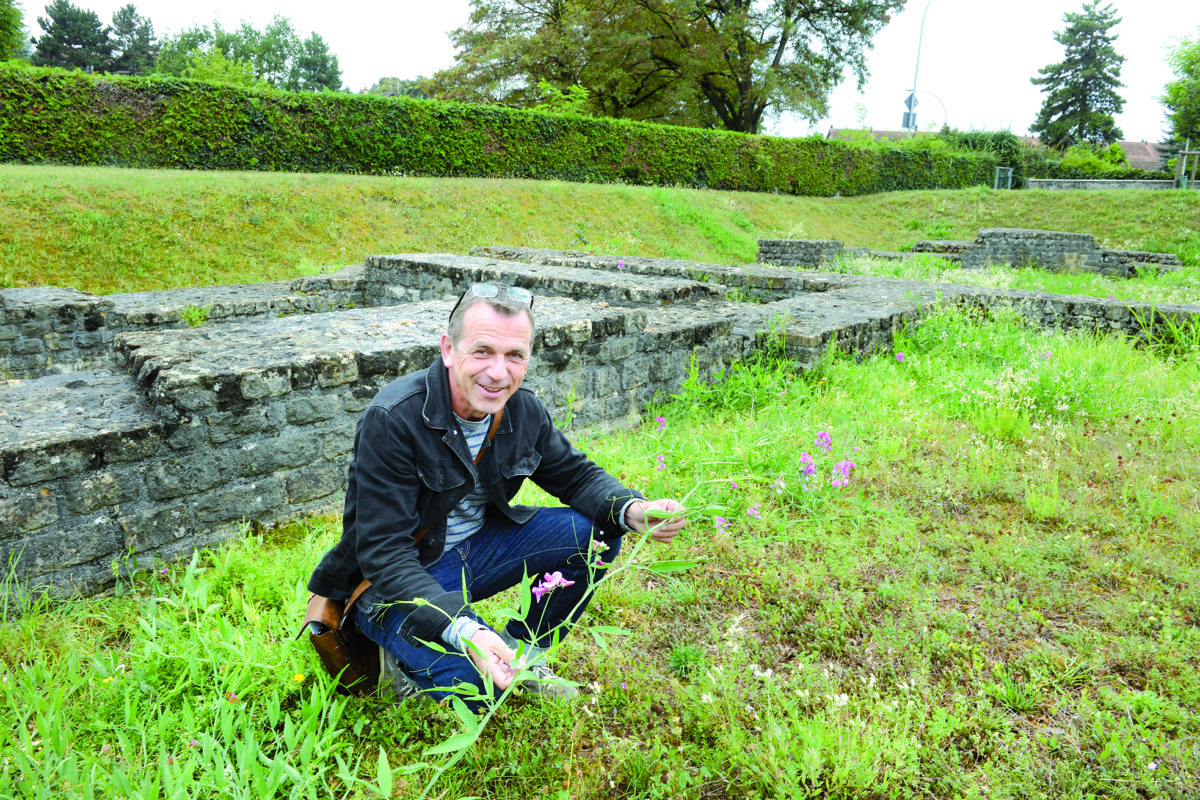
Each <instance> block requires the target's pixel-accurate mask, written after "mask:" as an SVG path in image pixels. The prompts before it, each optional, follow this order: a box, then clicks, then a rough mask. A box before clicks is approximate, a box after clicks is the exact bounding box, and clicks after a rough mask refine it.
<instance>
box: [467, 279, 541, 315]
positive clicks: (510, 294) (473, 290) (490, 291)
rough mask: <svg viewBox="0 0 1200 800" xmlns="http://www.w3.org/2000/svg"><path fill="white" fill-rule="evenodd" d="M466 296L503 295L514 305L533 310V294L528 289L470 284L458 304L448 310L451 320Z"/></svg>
mask: <svg viewBox="0 0 1200 800" xmlns="http://www.w3.org/2000/svg"><path fill="white" fill-rule="evenodd" d="M467 295H475V296H476V297H484V298H488V297H500V296H501V295H503V296H505V297H507V298H508V299H509V300H512V301H513V302H514V303H519V304H520V305H523V306H525V307H526V308H528V309H530V310H532V309H533V292H531V291H529V290H528V289H522V288H521V287H520V286H505V285H504V284H502V283H472V284H471V285H470V286H468V287H467V290H466V291H465V292H463V293H462V297H460V298H458V302H457V303H455V304H454V308H452V309H450V317H451V319H453V318H454V312H455V311H458V307H459V306H461V305H462V301H463V300H466V299H467Z"/></svg>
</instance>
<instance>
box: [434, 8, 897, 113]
mask: <svg viewBox="0 0 1200 800" xmlns="http://www.w3.org/2000/svg"><path fill="white" fill-rule="evenodd" d="M471 2H472V5H473V6H474V10H473V12H472V14H471V20H470V23H469V25H468V26H467V27H465V28H461V29H459V30H456V31H454V32H453V33H452V34H451V39H452V40H453V41H454V43H455V45H456V47H457V48H458V49H459V52H458V54H457V55H456V56H455V59H456V61H457V64H456V65H455V66H454V67H452V68H451V69H449V70H444V71H443V72H440V73H438V74H436V75H434V78H433V80H432V81H431V86H432V90H433V94H434V96H435V97H439V98H445V99H459V100H478V101H485V102H501V103H506V104H510V105H517V106H523V107H530V106H535V105H537V104H539V103H542V102H545V101H546V100H547V99H548V98H546V97H544V96H543V95H544V92H542V91H541V90H540V89H539V84H540V83H541V82H542V81H545V82H547V83H549V84H550V85H551V86H553V87H554V88H555V89H557V90H558V91H560V92H567V91H569V90H571V87H573V86H579V87H582V89H584V90H586V91H587V93H588V104H587V107H586V110H588V111H590V113H595V114H600V115H604V116H611V117H629V118H633V119H650V120H659V121H664V122H671V123H676V124H685V125H694V126H701V127H723V128H725V129H727V130H734V131H744V132H747V133H756V132H757V131H758V130H759V127H760V126H761V124H762V121H763V118H764V115H765V114H766V113H768V111H775V112H782V111H792V112H795V113H798V114H800V115H801V116H803V117H806V118H808V119H811V120H816V119H819V118H820V117H821V116H823V115H824V114H825V113H826V111H827V107H828V98H829V93H830V91H832V89H833V87H834V86H836V85H837V84H838V83H839V82H840V81H841V80H842V77H843V73H844V69H845V68H846V67H847V66H848V67H850V69H851V71H852V73H853V74H854V75H855V76H856V77H857V79H858V83H859V85H860V86H861V85H862V83H863V82H864V81H865V79H866V59H865V52H866V50H867V49H868V48H869V47H870V45H871V38H872V37H873V36H874V34H875V33H877V32H878V31H879V29H880V28H882V26H883V25H884V24H885V23H886V22H887V21H888V19H889V15H890V13H891V12H892V11H893V10H896V9H899V8H901V7H903V5H904V0H825V1H824V2H822V1H821V0H471Z"/></svg>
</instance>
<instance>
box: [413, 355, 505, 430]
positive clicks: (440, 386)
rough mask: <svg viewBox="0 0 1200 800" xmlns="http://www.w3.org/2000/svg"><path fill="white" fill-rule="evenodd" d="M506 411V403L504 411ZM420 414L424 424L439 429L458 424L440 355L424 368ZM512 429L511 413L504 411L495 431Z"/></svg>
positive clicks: (447, 377) (445, 370) (447, 376)
mask: <svg viewBox="0 0 1200 800" xmlns="http://www.w3.org/2000/svg"><path fill="white" fill-rule="evenodd" d="M510 399H511V398H510ZM507 411H508V406H507V405H506V406H505V412H507ZM421 416H422V417H423V418H424V419H425V424H426V425H428V426H429V427H430V428H436V429H437V430H440V431H448V430H450V429H452V428H456V427H457V426H458V423H457V422H456V421H455V419H454V408H453V406H451V404H450V375H449V370H448V369H447V368H446V365H445V364H443V363H442V357H441V356H438V357H437V358H435V359H433V363H432V364H430V365H429V369H427V370H425V405H424V407H423V408H422V409H421ZM512 429H513V428H512V415H511V414H508V413H505V414H504V416H503V417H501V418H500V427H499V428H497V429H496V433H497V434H501V433H512Z"/></svg>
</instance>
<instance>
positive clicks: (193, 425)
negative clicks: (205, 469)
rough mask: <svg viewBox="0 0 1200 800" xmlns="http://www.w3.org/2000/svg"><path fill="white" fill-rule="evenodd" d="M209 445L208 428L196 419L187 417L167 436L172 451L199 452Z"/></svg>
mask: <svg viewBox="0 0 1200 800" xmlns="http://www.w3.org/2000/svg"><path fill="white" fill-rule="evenodd" d="M208 443H209V436H208V426H207V425H205V424H204V423H203V422H202V421H201V420H199V419H196V418H194V417H185V418H184V419H183V420H180V424H179V425H178V426H177V427H176V428H175V429H174V430H172V431H171V432H170V433H169V435H168V436H167V445H168V446H170V448H171V449H172V450H179V451H185V450H198V449H200V448H201V447H204V446H205V445H207V444H208Z"/></svg>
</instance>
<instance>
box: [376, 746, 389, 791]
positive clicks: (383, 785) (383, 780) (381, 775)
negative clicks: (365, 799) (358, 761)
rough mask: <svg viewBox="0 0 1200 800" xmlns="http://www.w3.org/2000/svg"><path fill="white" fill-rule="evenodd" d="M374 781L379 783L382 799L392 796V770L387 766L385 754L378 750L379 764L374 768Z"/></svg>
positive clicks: (380, 749) (381, 749)
mask: <svg viewBox="0 0 1200 800" xmlns="http://www.w3.org/2000/svg"><path fill="white" fill-rule="evenodd" d="M375 779H376V780H377V781H379V791H380V792H381V793H382V794H383V796H384V797H391V796H392V768H391V767H390V766H388V760H387V753H385V752H383V748H382V747H381V748H379V764H378V765H377V766H376V767H375Z"/></svg>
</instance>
